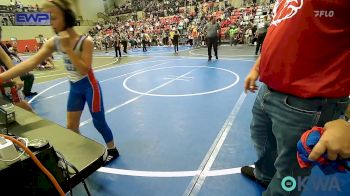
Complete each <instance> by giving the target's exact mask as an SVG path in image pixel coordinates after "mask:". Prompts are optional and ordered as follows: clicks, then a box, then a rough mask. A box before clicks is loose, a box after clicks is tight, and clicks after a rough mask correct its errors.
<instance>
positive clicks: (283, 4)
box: [271, 0, 304, 26]
mask: <svg viewBox="0 0 350 196" xmlns="http://www.w3.org/2000/svg"><path fill="white" fill-rule="evenodd" d="M303 4H304V0H277V1H276V3H275V7H274V8H273V13H274V16H273V20H272V22H271V24H272V25H275V26H277V25H278V24H279V23H281V22H282V21H284V20H287V19H290V18H292V17H293V16H295V15H296V14H297V13H298V11H299V10H300V9H301V8H302V7H303Z"/></svg>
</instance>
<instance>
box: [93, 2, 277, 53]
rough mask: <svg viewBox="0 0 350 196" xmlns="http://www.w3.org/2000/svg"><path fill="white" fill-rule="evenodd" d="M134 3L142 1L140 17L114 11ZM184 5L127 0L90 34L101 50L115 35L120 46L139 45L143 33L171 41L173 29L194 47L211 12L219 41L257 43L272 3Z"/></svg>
mask: <svg viewBox="0 0 350 196" xmlns="http://www.w3.org/2000/svg"><path fill="white" fill-rule="evenodd" d="M134 5H140V6H141V7H143V6H142V5H145V7H144V9H143V11H144V16H143V17H140V18H138V17H134V15H129V17H127V18H126V19H125V18H124V20H121V19H120V18H119V17H118V15H116V13H122V12H119V11H120V10H121V9H122V10H124V11H126V10H129V11H130V12H136V11H137V10H138V9H137V8H135V6H134ZM187 6H188V7H187V8H188V9H187V10H185V7H184V1H183V0H180V1H179V0H177V1H162V2H159V1H157V0H149V1H147V0H138V1H127V2H126V3H125V4H123V5H121V6H118V7H116V8H115V9H113V10H112V12H110V14H109V15H110V16H109V17H108V19H106V20H104V21H103V22H99V23H98V24H96V26H94V28H92V29H91V30H90V31H89V34H90V35H91V36H92V37H93V38H94V40H95V47H96V49H100V50H104V49H105V50H108V48H111V47H113V42H114V38H115V36H116V35H118V38H119V39H120V40H121V43H122V45H123V46H125V47H127V48H132V49H133V48H136V47H140V48H141V47H142V42H143V41H142V40H143V39H144V34H146V35H148V40H146V41H147V43H148V45H153V46H162V45H171V38H172V35H173V34H174V32H176V31H179V33H180V44H189V45H194V46H196V47H197V46H201V45H205V40H206V39H205V37H206V35H205V33H204V31H203V28H204V25H205V24H206V23H207V22H208V18H209V17H210V16H215V17H216V19H217V21H218V23H219V24H220V27H221V33H220V38H221V41H228V42H230V43H231V45H237V44H248V45H253V44H254V43H255V44H256V43H257V38H258V34H259V32H261V31H265V30H267V26H268V23H269V20H270V19H271V17H272V16H271V13H272V7H273V4H267V5H263V6H262V5H260V6H258V5H256V4H250V5H247V6H246V7H240V8H236V7H233V6H232V5H230V4H229V3H228V1H224V2H223V3H217V2H206V1H204V0H193V1H192V2H190V3H189V5H187ZM117 10H119V11H117ZM123 13H124V12H123ZM260 29H262V30H260ZM142 31H144V34H143V33H142Z"/></svg>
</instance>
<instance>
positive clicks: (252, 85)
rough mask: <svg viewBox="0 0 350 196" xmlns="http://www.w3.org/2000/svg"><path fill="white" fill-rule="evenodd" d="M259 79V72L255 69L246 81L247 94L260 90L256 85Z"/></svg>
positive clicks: (245, 90)
mask: <svg viewBox="0 0 350 196" xmlns="http://www.w3.org/2000/svg"><path fill="white" fill-rule="evenodd" d="M258 78H259V72H258V71H257V70H256V69H255V68H253V69H252V70H251V71H250V72H249V74H248V75H247V77H246V78H245V80H244V92H245V93H247V91H250V92H252V93H255V91H256V90H258V86H257V85H256V80H257V79H258Z"/></svg>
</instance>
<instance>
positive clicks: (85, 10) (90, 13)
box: [77, 0, 104, 21]
mask: <svg viewBox="0 0 350 196" xmlns="http://www.w3.org/2000/svg"><path fill="white" fill-rule="evenodd" d="M77 1H78V2H77V5H78V8H79V9H78V10H77V12H78V13H79V12H80V16H82V17H83V19H84V20H93V21H96V20H97V13H98V12H104V6H103V3H104V1H103V0H77ZM78 15H79V14H78Z"/></svg>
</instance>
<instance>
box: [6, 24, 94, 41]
mask: <svg viewBox="0 0 350 196" xmlns="http://www.w3.org/2000/svg"><path fill="white" fill-rule="evenodd" d="M90 28H92V27H91V26H77V27H74V29H75V30H76V31H77V32H78V33H79V34H82V33H86V32H87V31H88V30H89V29H90ZM23 32H25V33H23ZM39 34H42V35H43V36H44V37H47V38H49V37H52V36H53V35H55V33H54V32H53V30H52V28H51V27H49V26H22V27H21V26H3V27H2V40H10V38H11V37H16V38H17V39H18V40H28V39H35V37H37V36H38V35H39Z"/></svg>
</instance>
